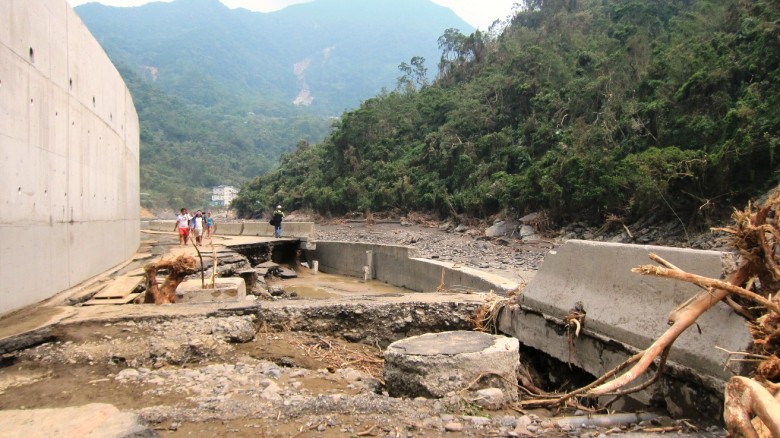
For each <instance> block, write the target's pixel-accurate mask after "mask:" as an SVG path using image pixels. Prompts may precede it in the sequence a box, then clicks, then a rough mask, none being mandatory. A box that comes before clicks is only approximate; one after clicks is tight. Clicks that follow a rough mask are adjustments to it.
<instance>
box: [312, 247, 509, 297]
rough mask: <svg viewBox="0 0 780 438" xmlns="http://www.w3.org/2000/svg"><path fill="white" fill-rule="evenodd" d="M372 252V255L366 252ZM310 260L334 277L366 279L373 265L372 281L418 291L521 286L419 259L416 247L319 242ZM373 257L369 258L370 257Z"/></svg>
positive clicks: (499, 292) (503, 279)
mask: <svg viewBox="0 0 780 438" xmlns="http://www.w3.org/2000/svg"><path fill="white" fill-rule="evenodd" d="M367 251H370V252H371V253H370V256H369V254H368V253H367ZM306 256H307V259H308V260H317V261H318V263H319V269H320V270H321V271H323V272H327V273H331V274H340V275H349V276H352V277H359V278H362V277H363V266H367V265H369V263H370V264H371V266H372V269H371V278H373V279H375V280H379V281H384V282H386V283H389V284H392V285H395V286H400V287H404V288H407V289H410V290H413V291H418V292H434V291H436V290H437V289H439V288H440V286H441V287H442V288H443V289H455V290H460V291H480V292H488V291H490V290H493V291H494V292H495V293H498V294H502V293H505V292H507V291H510V290H512V289H515V288H517V287H518V285H517V283H515V282H513V281H510V280H508V279H506V278H503V277H500V276H498V275H494V274H490V273H486V272H482V271H478V270H475V269H470V268H466V267H455V268H453V263H451V262H438V261H433V260H427V259H422V258H417V257H416V256H417V253H416V251H415V250H414V249H413V248H410V247H406V246H392V245H374V244H368V243H351V242H323V241H317V247H316V249H315V250H311V251H307V252H306ZM369 257H370V258H369Z"/></svg>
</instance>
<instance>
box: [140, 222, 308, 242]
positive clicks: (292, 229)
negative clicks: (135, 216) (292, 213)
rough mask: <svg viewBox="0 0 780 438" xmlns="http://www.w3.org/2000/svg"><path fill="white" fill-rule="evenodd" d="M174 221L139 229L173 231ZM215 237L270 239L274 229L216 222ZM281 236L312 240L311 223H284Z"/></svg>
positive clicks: (265, 225)
mask: <svg viewBox="0 0 780 438" xmlns="http://www.w3.org/2000/svg"><path fill="white" fill-rule="evenodd" d="M175 224H176V221H174V220H154V221H144V222H143V223H142V224H141V228H142V229H145V230H152V231H168V232H172V231H174V226H175ZM215 234H217V235H220V234H222V235H225V236H264V237H272V236H273V235H274V227H273V226H272V225H271V224H269V223H268V222H266V221H260V222H218V223H217V232H216V233H215ZM282 235H283V236H284V237H290V238H298V239H304V240H313V239H314V223H313V222H284V223H283V224H282Z"/></svg>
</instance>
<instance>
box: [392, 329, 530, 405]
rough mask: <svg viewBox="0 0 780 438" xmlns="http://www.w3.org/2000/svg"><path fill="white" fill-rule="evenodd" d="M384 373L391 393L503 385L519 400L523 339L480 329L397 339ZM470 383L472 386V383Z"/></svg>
mask: <svg viewBox="0 0 780 438" xmlns="http://www.w3.org/2000/svg"><path fill="white" fill-rule="evenodd" d="M384 357H385V369H384V378H385V384H386V386H387V392H388V393H389V394H390V395H391V396H392V397H412V398H413V397H427V398H441V397H443V396H444V395H446V394H447V393H448V392H451V391H460V390H463V389H467V388H468V389H469V390H474V391H476V390H479V389H483V388H498V389H501V390H502V391H503V393H504V395H505V397H506V399H507V401H512V400H516V399H517V389H516V385H515V382H517V377H516V373H517V368H518V366H519V363H520V354H519V342H518V341H517V339H515V338H508V337H505V336H494V335H489V334H487V333H480V332H467V331H457V332H442V333H428V334H425V335H421V336H415V337H411V338H406V339H402V340H400V341H396V342H393V343H392V344H390V345H389V346H388V347H387V350H385V354H384ZM469 385H471V386H469Z"/></svg>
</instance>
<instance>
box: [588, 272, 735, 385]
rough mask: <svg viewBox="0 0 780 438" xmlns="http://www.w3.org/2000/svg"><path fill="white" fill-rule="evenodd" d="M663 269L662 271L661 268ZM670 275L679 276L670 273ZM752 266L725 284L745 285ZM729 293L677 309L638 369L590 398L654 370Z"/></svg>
mask: <svg viewBox="0 0 780 438" xmlns="http://www.w3.org/2000/svg"><path fill="white" fill-rule="evenodd" d="M659 269H662V268H659ZM667 271H669V272H674V273H678V271H673V270H669V269H667ZM749 274H750V265H743V266H741V267H740V268H739V269H738V270H736V271H734V272H732V273H731V274H730V275H729V276H728V278H727V279H726V282H725V283H728V284H732V285H734V284H742V282H744V281H745V280H746V279H748V278H749V277H750V275H749ZM728 294H729V291H727V290H724V289H715V290H713V291H712V293H710V292H702V293H699V294H698V295H696V297H694V299H693V300H692V301H691V302H690V303H689V304H688V305H687V306H686V307H685V308H683V309H675V312H674V314H675V315H674V321H672V326H671V327H669V328H668V329H667V330H666V332H664V334H662V335H661V336H660V337H659V338H658V339H656V340H655V342H653V344H652V345H650V346H649V347H648V348H647V349H646V350H644V351H643V352H641V353H639V354H638V356H640V359H639V360H638V361H637V363H636V365H634V366H633V368H631V369H630V370H628V371H627V372H626V373H625V374H623V375H621V376H620V377H618V378H617V379H615V380H612V381H610V382H608V383H605V384H603V385H601V386H599V387H596V388H594V389H592V390H590V391H589V393H588V394H589V395H592V396H596V395H604V394H606V393H609V392H612V391H615V390H617V389H618V388H620V387H622V386H624V385H627V384H628V383H630V382H632V381H634V380H636V378H637V377H639V376H640V375H642V374H643V373H644V372H645V371H647V369H648V368H649V367H650V364H652V363H653V361H654V360H655V358H656V357H658V355H660V354H661V353H662V352H663V351H664V350H665V349H667V348H669V347H671V345H672V344H673V343H674V341H675V340H677V338H678V337H679V336H680V335H681V334H682V333H683V332H684V331H685V330H687V329H688V327H690V326H691V325H693V323H695V322H696V319H697V318H698V317H699V316H701V315H702V314H703V313H704V312H706V311H707V310H709V309H710V307H712V306H714V305H715V304H716V303H717V302H718V301H720V300H722V299H723V298H725V297H726V296H728Z"/></svg>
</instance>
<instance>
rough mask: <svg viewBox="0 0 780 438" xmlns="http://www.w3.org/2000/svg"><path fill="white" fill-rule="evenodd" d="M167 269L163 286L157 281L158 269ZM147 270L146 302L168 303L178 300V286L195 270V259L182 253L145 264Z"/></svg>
mask: <svg viewBox="0 0 780 438" xmlns="http://www.w3.org/2000/svg"><path fill="white" fill-rule="evenodd" d="M160 269H167V270H168V271H169V274H168V277H167V278H166V279H165V281H164V282H163V284H162V286H160V284H159V283H157V271H158V270H160ZM144 271H145V272H146V297H145V298H144V303H148V304H167V303H175V302H176V288H177V287H178V286H179V283H181V282H182V281H183V280H184V278H185V277H186V276H187V275H190V274H192V273H194V272H195V259H194V258H192V257H190V256H185V255H180V256H179V257H176V258H175V259H173V260H160V261H159V262H155V263H149V264H147V265H146V266H144Z"/></svg>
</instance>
